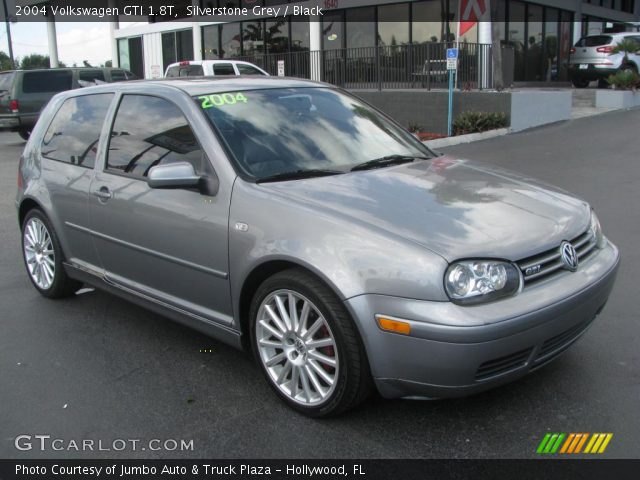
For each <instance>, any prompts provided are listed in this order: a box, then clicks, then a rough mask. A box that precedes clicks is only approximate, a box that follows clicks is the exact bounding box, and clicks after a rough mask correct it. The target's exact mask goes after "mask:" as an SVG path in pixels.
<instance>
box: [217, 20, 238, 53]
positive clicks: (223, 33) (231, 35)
mask: <svg viewBox="0 0 640 480" xmlns="http://www.w3.org/2000/svg"><path fill="white" fill-rule="evenodd" d="M219 28H220V58H234V57H239V56H240V48H241V46H242V43H241V40H240V38H241V37H240V24H239V23H227V24H224V25H220V26H219Z"/></svg>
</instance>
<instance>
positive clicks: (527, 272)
mask: <svg viewBox="0 0 640 480" xmlns="http://www.w3.org/2000/svg"><path fill="white" fill-rule="evenodd" d="M540 270H542V265H540V264H538V265H534V266H533V267H529V268H527V269H526V270H525V271H524V275H525V276H526V277H528V276H529V275H535V274H536V273H538V272H540Z"/></svg>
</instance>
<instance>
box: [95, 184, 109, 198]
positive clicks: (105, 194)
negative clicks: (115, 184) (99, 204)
mask: <svg viewBox="0 0 640 480" xmlns="http://www.w3.org/2000/svg"><path fill="white" fill-rule="evenodd" d="M93 194H94V195H95V196H96V197H98V198H99V199H100V200H104V201H107V200H109V199H110V198H111V196H112V195H111V192H110V191H109V189H108V188H107V187H100V189H98V190H96V191H95V192H93Z"/></svg>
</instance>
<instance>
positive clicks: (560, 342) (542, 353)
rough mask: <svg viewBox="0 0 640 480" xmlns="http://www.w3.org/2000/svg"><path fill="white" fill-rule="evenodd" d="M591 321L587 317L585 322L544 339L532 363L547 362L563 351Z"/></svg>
mask: <svg viewBox="0 0 640 480" xmlns="http://www.w3.org/2000/svg"><path fill="white" fill-rule="evenodd" d="M592 321H593V319H589V320H588V321H586V322H582V323H579V324H578V325H575V326H573V327H571V328H570V329H568V330H565V331H564V332H562V333H561V334H559V335H556V336H555V337H551V338H549V339H548V340H545V342H544V343H543V344H542V346H541V347H540V350H538V354H537V355H536V358H535V360H534V365H535V364H539V363H542V362H547V361H549V360H551V359H552V358H554V357H555V356H557V355H559V354H561V353H562V352H564V351H565V350H566V349H567V348H569V346H570V345H571V344H572V343H573V342H574V341H575V340H576V339H577V338H578V337H579V336H580V335H581V334H582V333H583V332H584V331H585V330H586V329H587V327H588V326H589V325H590V324H591V322H592Z"/></svg>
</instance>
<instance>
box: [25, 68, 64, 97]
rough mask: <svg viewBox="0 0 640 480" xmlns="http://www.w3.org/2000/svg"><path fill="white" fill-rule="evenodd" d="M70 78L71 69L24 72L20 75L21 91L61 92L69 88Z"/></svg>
mask: <svg viewBox="0 0 640 480" xmlns="http://www.w3.org/2000/svg"><path fill="white" fill-rule="evenodd" d="M72 79H73V73H71V70H50V71H46V72H25V73H24V74H23V77H22V91H23V92H24V93H44V92H47V93H51V92H63V91H65V90H71V81H72Z"/></svg>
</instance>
